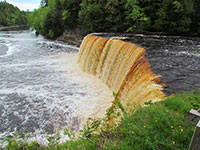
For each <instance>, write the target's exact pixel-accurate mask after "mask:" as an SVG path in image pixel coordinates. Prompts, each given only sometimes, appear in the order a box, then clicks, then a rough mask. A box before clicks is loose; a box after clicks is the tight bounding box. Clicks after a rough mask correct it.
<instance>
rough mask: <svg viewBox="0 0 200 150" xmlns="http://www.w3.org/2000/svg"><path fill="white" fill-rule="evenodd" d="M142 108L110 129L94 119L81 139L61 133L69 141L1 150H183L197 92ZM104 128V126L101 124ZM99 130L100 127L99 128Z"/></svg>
mask: <svg viewBox="0 0 200 150" xmlns="http://www.w3.org/2000/svg"><path fill="white" fill-rule="evenodd" d="M145 105H146V107H138V108H136V110H134V111H133V112H132V113H130V114H129V115H127V114H125V115H124V116H123V118H122V121H121V122H120V123H119V124H115V125H114V126H103V127H100V126H99V123H100V122H104V121H105V120H103V119H100V120H99V119H98V118H95V120H93V121H91V122H90V123H89V124H87V125H86V126H85V128H84V129H83V131H82V132H81V136H79V137H76V136H75V135H74V133H73V132H71V131H69V130H65V134H66V135H68V136H69V138H70V139H71V140H69V141H66V142H65V143H63V144H59V137H60V135H59V132H57V134H56V135H55V136H53V137H49V138H48V141H49V145H48V146H47V147H44V146H42V145H39V144H38V143H37V142H35V141H34V142H32V143H29V144H28V143H27V142H26V140H21V139H20V140H19V137H18V138H14V139H10V138H9V139H7V140H5V141H7V142H8V145H7V147H6V148H5V149H12V150H17V149H27V150H28V149H37V150H65V149H71V150H73V149H80V150H83V149H85V150H88V149H135V150H140V149H143V150H149V149H152V150H158V149H173V150H178V149H182V150H187V149H188V148H189V144H190V141H191V138H192V134H193V132H194V129H195V125H196V122H192V121H190V118H189V113H188V112H189V111H190V109H196V110H197V109H199V108H200V90H195V91H193V92H192V93H182V94H178V95H174V96H170V97H168V98H167V99H165V100H163V101H161V102H157V103H154V104H152V103H151V102H148V103H146V104H145ZM105 125H106V123H105ZM99 127H100V128H99Z"/></svg>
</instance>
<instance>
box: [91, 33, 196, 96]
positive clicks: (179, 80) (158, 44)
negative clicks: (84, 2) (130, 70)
mask: <svg viewBox="0 0 200 150" xmlns="http://www.w3.org/2000/svg"><path fill="white" fill-rule="evenodd" d="M94 35H98V36H104V37H107V38H116V39H121V40H124V41H128V42H132V43H135V44H137V45H138V46H139V47H143V48H145V50H146V57H147V58H148V60H149V62H150V65H151V70H152V71H153V72H154V73H156V74H157V75H160V76H161V80H162V82H163V83H165V84H166V85H167V86H166V88H165V89H164V92H165V94H166V95H170V94H176V93H182V92H189V91H190V92H191V91H193V90H195V89H198V88H200V38H199V37H181V36H162V35H144V34H115V33H114V34H113V33H108V34H107V33H94Z"/></svg>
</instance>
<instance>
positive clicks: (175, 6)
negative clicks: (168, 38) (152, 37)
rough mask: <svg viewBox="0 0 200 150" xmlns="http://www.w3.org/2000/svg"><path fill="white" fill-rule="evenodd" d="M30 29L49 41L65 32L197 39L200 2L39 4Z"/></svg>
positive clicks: (70, 0)
mask: <svg viewBox="0 0 200 150" xmlns="http://www.w3.org/2000/svg"><path fill="white" fill-rule="evenodd" d="M29 25H30V26H31V27H33V28H34V29H36V31H37V32H38V33H40V34H42V35H44V36H46V37H48V38H55V37H57V36H59V35H61V34H62V33H63V32H64V31H65V30H74V29H77V28H78V29H81V31H82V32H83V34H87V33H90V32H164V33H168V34H173V35H195V36H199V35H200V0H42V1H41V7H40V8H39V9H37V10H35V11H34V12H32V13H31V14H30V16H29Z"/></svg>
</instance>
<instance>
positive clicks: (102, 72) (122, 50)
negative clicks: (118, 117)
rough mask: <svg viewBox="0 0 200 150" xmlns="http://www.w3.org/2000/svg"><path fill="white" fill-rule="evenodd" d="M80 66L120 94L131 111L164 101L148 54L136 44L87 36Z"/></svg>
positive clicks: (163, 95) (122, 100)
mask: <svg viewBox="0 0 200 150" xmlns="http://www.w3.org/2000/svg"><path fill="white" fill-rule="evenodd" d="M78 63H80V65H81V68H82V69H83V71H85V72H88V73H90V74H94V75H96V76H97V77H98V78H100V79H101V80H102V81H103V82H105V83H106V84H107V85H108V86H109V87H110V88H111V89H112V90H113V91H114V92H115V93H118V94H119V99H120V100H121V103H122V104H123V106H124V107H125V108H126V109H127V110H128V111H129V110H131V109H133V108H134V107H135V105H143V104H144V102H147V101H150V100H152V101H153V102H155V101H159V100H162V99H164V98H165V94H164V93H163V92H162V91H161V90H162V84H160V83H161V80H160V78H159V76H156V75H155V74H154V73H153V72H152V71H151V69H150V64H149V62H148V60H147V59H146V57H145V50H144V49H143V48H140V47H137V46H136V45H135V44H133V43H130V42H124V41H121V40H117V39H107V38H102V37H97V36H93V35H88V36H86V37H85V38H84V40H83V42H82V44H81V47H80V51H79V58H78Z"/></svg>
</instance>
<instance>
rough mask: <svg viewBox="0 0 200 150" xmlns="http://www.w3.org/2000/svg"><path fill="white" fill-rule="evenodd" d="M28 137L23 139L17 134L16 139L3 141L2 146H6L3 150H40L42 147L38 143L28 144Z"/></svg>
mask: <svg viewBox="0 0 200 150" xmlns="http://www.w3.org/2000/svg"><path fill="white" fill-rule="evenodd" d="M28 137H29V136H28V135H26V136H25V137H22V136H20V135H18V134H15V135H14V137H12V138H11V137H10V138H6V139H5V140H3V142H2V143H0V146H1V145H4V144H5V145H6V146H5V147H4V148H3V147H1V149H2V150H38V149H40V148H41V146H40V145H39V144H38V142H36V141H32V142H29V143H28V142H27V139H28Z"/></svg>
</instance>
